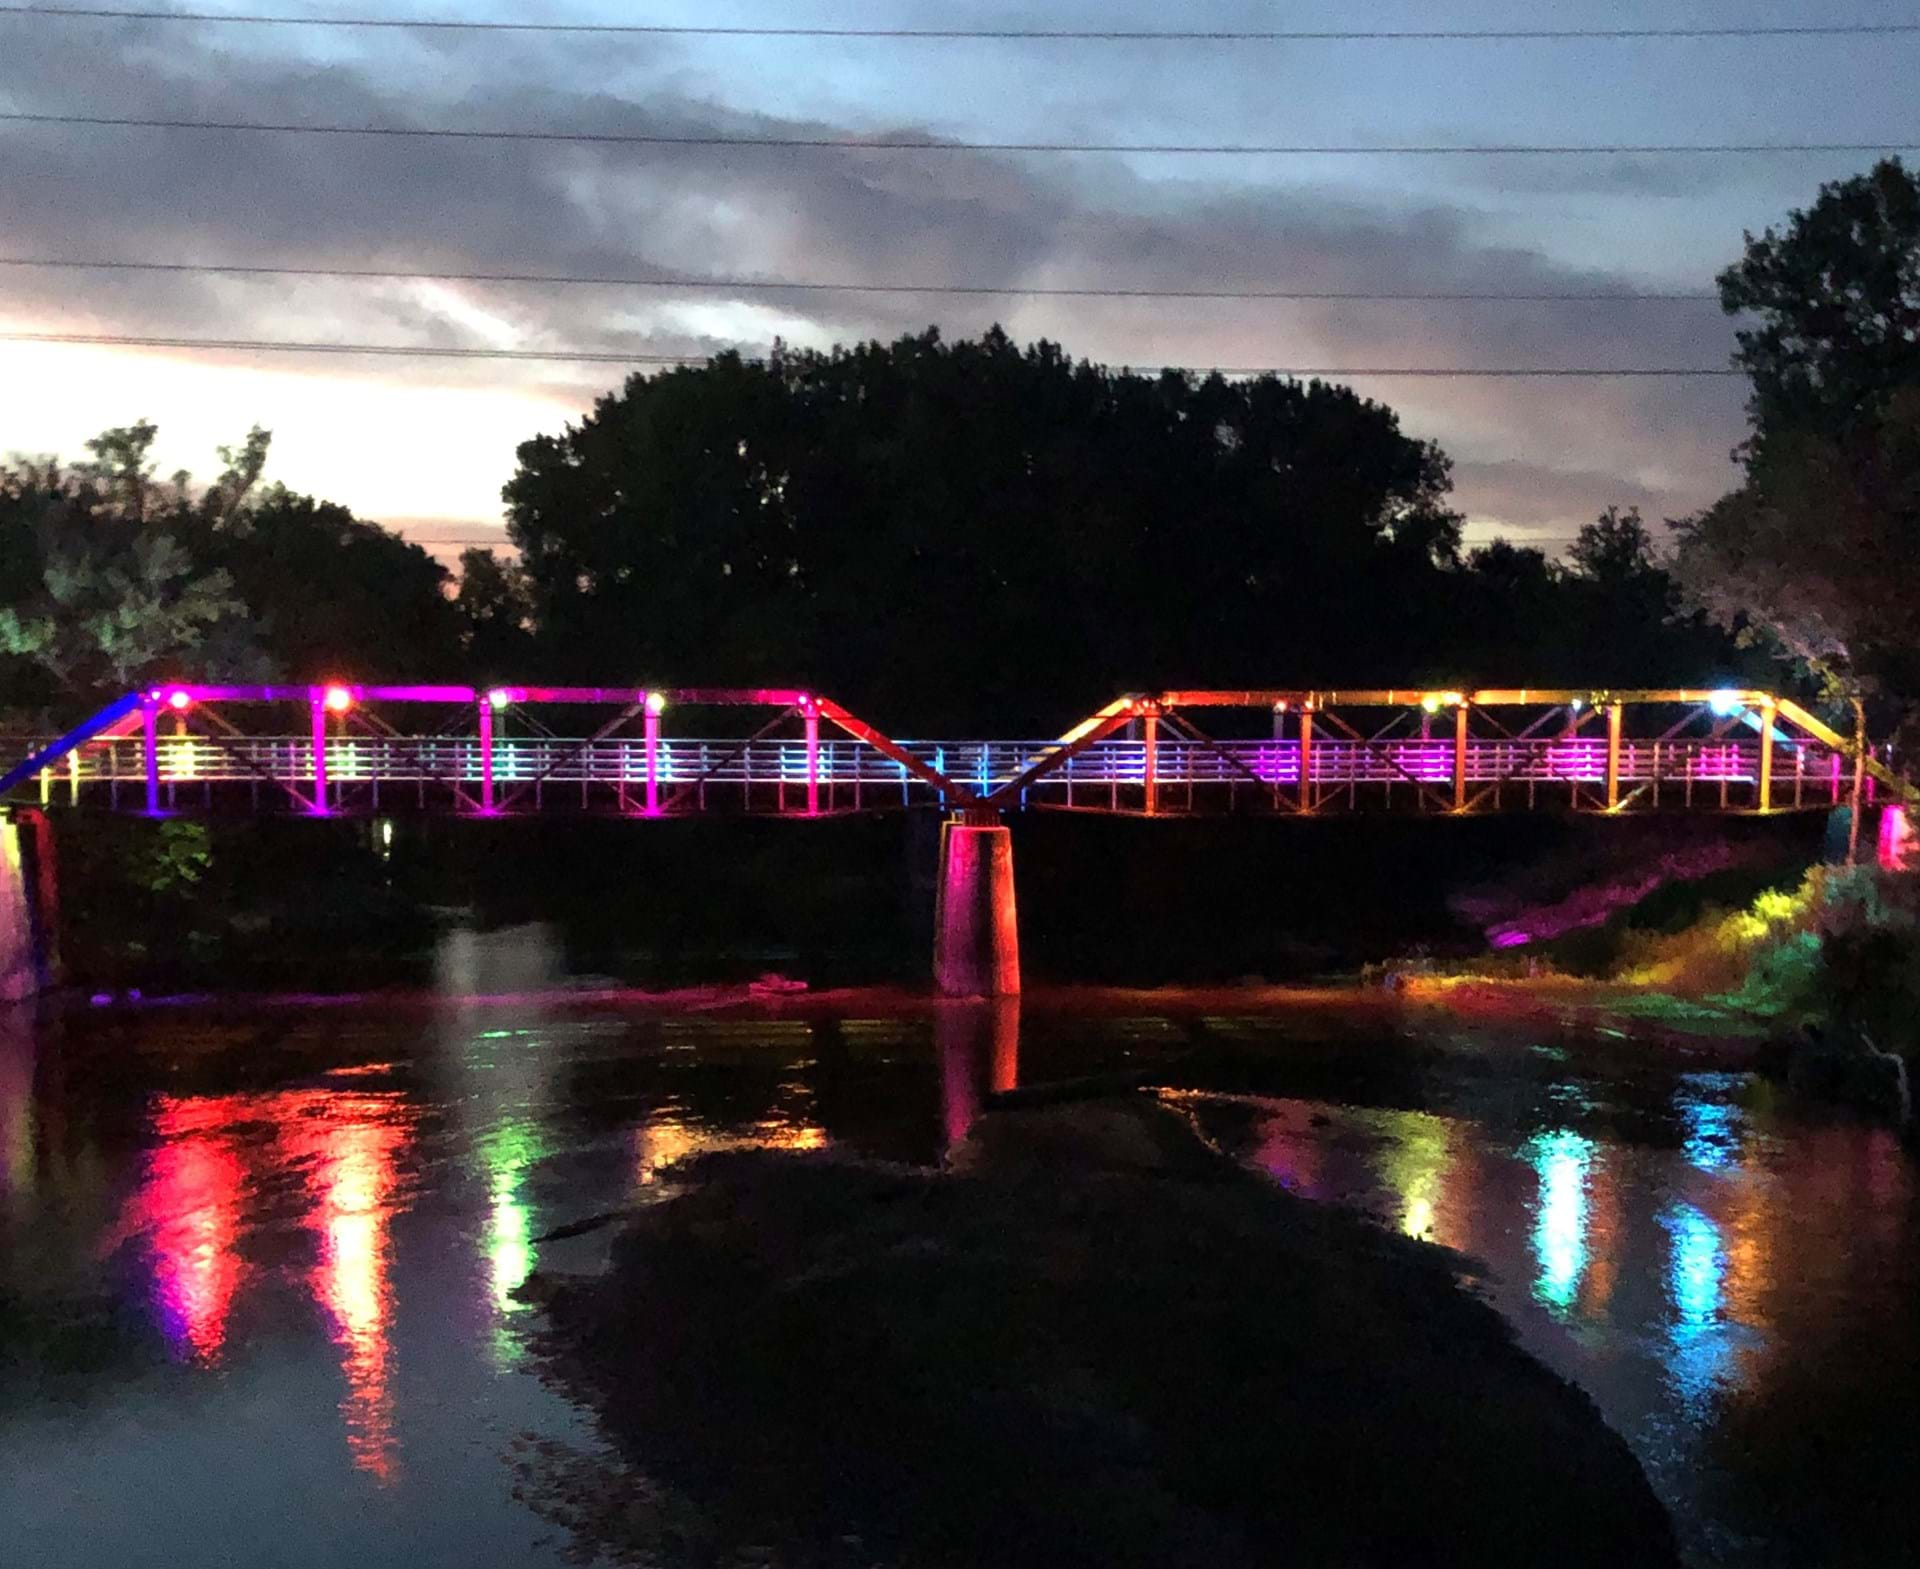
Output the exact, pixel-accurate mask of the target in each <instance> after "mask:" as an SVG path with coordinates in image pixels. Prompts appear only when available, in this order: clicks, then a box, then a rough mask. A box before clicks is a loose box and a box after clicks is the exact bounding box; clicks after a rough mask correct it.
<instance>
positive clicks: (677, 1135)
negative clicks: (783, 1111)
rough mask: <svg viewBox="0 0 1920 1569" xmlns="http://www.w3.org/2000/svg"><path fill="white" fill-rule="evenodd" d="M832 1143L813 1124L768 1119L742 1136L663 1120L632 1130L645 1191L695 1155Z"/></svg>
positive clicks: (636, 1163)
mask: <svg viewBox="0 0 1920 1569" xmlns="http://www.w3.org/2000/svg"><path fill="white" fill-rule="evenodd" d="M829 1142H830V1140H829V1139H828V1138H827V1130H826V1129H825V1128H823V1127H821V1126H820V1125H819V1124H818V1123H812V1122H784V1121H778V1120H773V1119H769V1120H767V1121H764V1122H757V1123H754V1124H753V1125H752V1126H751V1127H750V1128H748V1129H747V1130H746V1131H745V1132H743V1133H727V1132H723V1131H721V1130H719V1129H716V1128H703V1127H700V1126H698V1125H696V1124H694V1123H689V1122H682V1121H679V1120H678V1119H677V1118H673V1117H661V1118H658V1119H656V1120H655V1121H653V1122H648V1123H643V1124H642V1125H641V1126H639V1127H637V1128H635V1129H634V1130H633V1145H634V1175H635V1176H636V1178H637V1179H638V1180H639V1183H640V1185H641V1186H642V1187H650V1186H652V1185H653V1183H655V1182H656V1181H658V1180H659V1175H660V1172H661V1170H662V1169H663V1168H665V1167H667V1166H671V1165H672V1164H673V1163H674V1162H675V1161H680V1160H687V1159H689V1158H690V1157H692V1156H695V1155H711V1154H715V1153H717V1152H718V1151H720V1150H739V1149H771V1150H819V1149H825V1148H826V1147H827V1145H828V1143H829Z"/></svg>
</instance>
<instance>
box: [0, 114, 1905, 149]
mask: <svg viewBox="0 0 1920 1569" xmlns="http://www.w3.org/2000/svg"><path fill="white" fill-rule="evenodd" d="M0 122H10V123H13V124H17V125H77V126H106V127H120V128H129V129H136V130H166V131H261V132H270V133H273V134H278V135H294V136H411V137H440V138H446V139H454V140H461V141H483V142H574V143H580V142H592V143H607V144H613V145H619V146H631V147H740V148H782V149H804V148H834V149H838V150H841V151H845V152H928V153H970V152H971V153H1152V154H1161V155H1175V154H1181V155H1194V154H1198V155H1202V156H1210V157H1249V156H1285V157H1313V158H1323V157H1325V158H1344V157H1379V156H1387V155H1399V156H1417V157H1462V156H1464V157H1476V158H1489V157H1502V156H1508V155H1514V154H1520V155H1524V156H1527V157H1543V156H1567V155H1572V156H1595V155H1602V156H1604V155H1612V154H1636V155H1647V154H1660V155H1665V154H1670V153H1891V152H1907V151H1911V150H1913V149H1915V148H1920V140H1907V141H1900V140H1889V141H1879V142H1649V143H1641V144H1634V143H1630V142H1618V143H1533V144H1528V145H1518V146H1500V145H1497V144H1478V145H1456V144H1453V143H1446V142H1433V143H1398V144H1386V145H1381V146H1372V147H1370V146H1365V145H1361V144H1357V143H1355V144H1344V145H1336V144H1327V145H1318V146H1316V145H1314V144H1312V143H1267V144H1260V143H1245V142H1217V143H1215V142H1158V143H1155V142H960V141H950V142H942V141H933V140H930V139H928V138H926V137H873V138H865V137H858V136H691V135H675V134H672V133H667V132H653V131H533V130H526V129H502V130H478V129H467V128H464V127H450V126H426V125H312V124H304V125H303V124H295V123H291V122H284V121H268V120H178V119H169V118H160V117H149V116H144V115H102V114H34V113H29V112H25V111H9V112H6V113H0Z"/></svg>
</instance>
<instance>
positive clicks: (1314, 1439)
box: [528, 1099, 1676, 1569]
mask: <svg viewBox="0 0 1920 1569" xmlns="http://www.w3.org/2000/svg"><path fill="white" fill-rule="evenodd" d="M682 1177H683V1180H685V1181H687V1182H688V1183H690V1184H691V1186H690V1187H689V1189H688V1191H686V1192H685V1193H684V1194H683V1195H681V1196H680V1197H677V1198H674V1199H672V1200H670V1201H668V1202H666V1203H663V1204H660V1205H658V1206H656V1207H654V1208H651V1209H649V1210H647V1211H644V1212H643V1213H642V1214H641V1215H640V1216H639V1217H638V1218H637V1219H636V1220H635V1221H634V1222H633V1224H632V1226H631V1227H630V1229H629V1230H628V1231H627V1232H626V1233H625V1234H624V1235H623V1236H622V1237H621V1238H620V1239H619V1240H618V1241H617V1243H616V1244H615V1246H614V1249H613V1254H612V1263H611V1267H610V1269H609V1271H608V1273H607V1274H606V1275H605V1276H604V1277H603V1278H600V1279H597V1280H593V1281H589V1282H576V1283H572V1284H568V1285H564V1286H559V1287H552V1288H549V1289H548V1290H547V1291H546V1292H545V1293H544V1294H545V1298H546V1301H547V1305H548V1309H549V1314H550V1324H551V1329H550V1331H549V1333H548V1334H547V1336H546V1337H545V1345H546V1352H547V1358H546V1365H547V1368H548V1371H549V1375H550V1376H551V1377H552V1378H553V1379H554V1380H555V1381H556V1382H557V1383H558V1384H559V1385H560V1386H561V1387H562V1388H563V1389H564V1390H565V1391H566V1392H567V1393H569V1394H570V1395H571V1396H573V1397H574V1398H576V1399H578V1400H580V1401H581V1402H582V1403H584V1404H585V1405H587V1406H588V1407H590V1408H591V1409H592V1410H593V1411H594V1412H595V1413H596V1415H597V1417H598V1419H599V1424H600V1427H601V1430H602V1433H603V1434H604V1436H605V1437H606V1438H607V1439H608V1440H609V1441H610V1442H611V1444H612V1446H613V1448H614V1449H615V1450H616V1452H617V1454H618V1455H619V1457H620V1459H621V1461H622V1462H624V1465H625V1467H626V1468H627V1469H626V1470H624V1471H621V1472H619V1473H617V1474H615V1473H606V1474H602V1475H598V1476H596V1474H595V1472H594V1469H593V1467H592V1466H591V1465H590V1464H588V1465H586V1466H584V1467H583V1466H582V1465H581V1464H580V1463H579V1461H580V1457H577V1456H576V1457H572V1461H571V1462H568V1461H565V1460H559V1461H556V1459H555V1457H553V1456H551V1455H549V1457H548V1458H547V1460H546V1461H544V1462H538V1463H535V1464H534V1465H533V1467H532V1474H531V1476H530V1479H529V1488H528V1492H529V1496H530V1497H531V1499H532V1501H534V1502H535V1503H536V1506H538V1507H542V1508H543V1509H545V1510H546V1511H547V1512H548V1513H550V1514H551V1515H553V1516H554V1517H555V1518H557V1519H560V1520H563V1521H565V1522H566V1523H567V1524H569V1525H570V1526H571V1527H572V1528H573V1529H574V1530H575V1532H576V1544H577V1545H579V1546H580V1547H582V1548H583V1550H584V1549H602V1550H606V1551H608V1552H610V1553H612V1554H614V1555H615V1556H621V1557H624V1558H625V1559H626V1560H627V1561H635V1562H653V1563H713V1564H730V1563H734V1562H749V1561H751V1562H756V1563H772V1564H780V1565H835V1566H838V1565H847V1566H852V1565H862V1566H865V1565H871V1564H899V1565H922V1564H925V1565H940V1566H942V1569H963V1566H968V1565H980V1566H983V1569H985V1566H994V1569H1007V1566H1024V1565H1046V1566H1048V1569H1062V1566H1071V1565H1086V1566H1089V1569H1091V1566H1096V1565H1097V1566H1101V1569H1108V1566H1123V1565H1139V1566H1147V1565H1153V1566H1176V1569H1177V1566H1182V1565H1185V1566H1191V1569H1236V1566H1251V1565H1256V1564H1290V1565H1332V1564H1338V1565H1344V1566H1359V1565H1395V1566H1404V1565H1419V1564H1434V1565H1438V1564H1448V1565H1452V1564H1473V1565H1477V1566H1487V1565H1516V1566H1518V1565H1529V1566H1531V1565H1536V1564H1542V1563H1555V1564H1569V1565H1580V1564H1593V1565H1602V1564H1604V1565H1609V1566H1611V1565H1618V1564H1634V1565H1643V1566H1644V1565H1660V1564H1671V1563H1674V1562H1675V1561H1676V1559H1675V1549H1674V1545H1673V1538H1672V1534H1671V1530H1670V1528H1669V1525H1668V1522H1667V1520H1666V1518H1665V1516H1664V1514H1663V1512H1662V1511H1661V1509H1660V1507H1659V1505H1658V1503H1657V1502H1656V1501H1655V1499H1654V1498H1653V1495H1652V1493H1651V1492H1650V1490H1649V1489H1648V1487H1647V1484H1646V1481H1645V1479H1644V1477H1643V1476H1642V1475H1641V1473H1640V1470H1639V1467H1638V1466H1637V1464H1636V1463H1635V1461H1634V1460H1633V1458H1632V1456H1631V1454H1630V1453H1629V1452H1628V1450H1627V1448H1626V1446H1625V1445H1624V1444H1623V1443H1622V1442H1621V1441H1620V1440H1619V1439H1618V1438H1617V1437H1616V1436H1615V1435H1614V1434H1612V1433H1611V1432H1610V1431H1608V1430H1607V1428H1606V1427H1605V1426H1604V1425H1603V1424H1602V1423H1601V1421H1600V1419H1599V1417H1598V1415H1597V1414H1596V1412H1595V1411H1594V1409H1593V1406H1592V1405H1591V1403H1590V1402H1589V1401H1588V1400H1587V1399H1586V1398H1585V1397H1584V1396H1583V1395H1581V1394H1580V1393H1579V1392H1578V1391H1577V1390H1575V1389H1573V1388H1572V1387H1571V1386H1570V1385H1567V1384H1565V1383H1563V1382H1562V1381H1561V1380H1559V1379H1558V1378H1556V1377H1555V1376H1554V1375H1552V1374H1550V1373H1548V1372H1547V1371H1546V1370H1545V1369H1543V1368H1542V1367H1540V1366H1539V1365H1538V1364H1537V1363H1535V1362H1533V1361H1532V1360H1531V1359H1530V1358H1529V1357H1527V1356H1526V1355H1525V1354H1524V1353H1522V1352H1521V1351H1520V1350H1519V1348H1518V1347H1517V1346H1516V1345H1515V1343H1514V1340H1513V1337H1512V1334H1511V1332H1510V1331H1509V1330H1508V1328H1507V1327H1506V1325H1505V1324H1504V1322H1503V1321H1502V1320H1501V1319H1500V1318H1499V1317H1498V1315H1496V1314H1495V1313H1494V1312H1493V1310H1492V1309H1491V1308H1490V1307H1488V1306H1487V1305H1486V1304H1485V1303H1483V1302H1481V1301H1479V1300H1477V1299H1476V1298H1474V1297H1472V1296H1470V1295H1469V1294H1468V1293H1467V1292H1466V1291H1464V1290H1463V1289H1462V1288H1461V1287H1460V1286H1459V1284H1458V1283H1457V1282H1456V1279H1455V1276H1454V1271H1455V1269H1456V1267H1457V1265H1458V1261H1457V1260H1456V1259H1454V1258H1453V1256H1452V1255H1449V1254H1446V1253H1443V1252H1442V1251H1440V1250H1439V1249H1436V1248H1433V1247H1430V1246H1427V1245H1423V1244H1418V1243H1414V1242H1411V1241H1409V1240H1407V1239H1404V1238H1401V1237H1398V1236H1394V1235H1391V1234H1389V1233H1387V1232H1385V1231H1382V1230H1381V1229H1379V1228H1377V1227H1375V1226H1373V1225H1371V1224H1369V1223H1367V1222H1365V1221H1364V1220H1362V1219H1360V1218H1358V1217H1355V1216H1353V1215H1350V1214H1347V1213H1345V1212H1343V1211H1340V1210H1338V1209H1335V1208H1333V1207H1331V1206H1325V1207H1323V1206H1319V1205H1315V1204H1311V1203H1308V1202H1305V1201H1303V1200H1299V1199H1296V1198H1294V1197H1292V1196H1290V1195H1288V1194H1286V1193H1283V1192H1281V1191H1279V1190H1278V1189H1276V1188H1273V1187H1272V1186H1270V1185H1269V1184H1267V1183H1265V1182H1263V1181H1261V1180H1259V1179H1258V1178H1255V1177H1253V1176H1250V1175H1248V1174H1246V1173H1244V1172H1242V1171H1241V1170H1240V1169H1239V1168H1238V1167H1237V1166H1235V1165H1233V1164H1232V1163H1231V1162H1229V1161H1226V1160H1225V1159H1223V1158H1222V1157H1220V1156H1218V1155H1216V1154H1215V1153H1214V1152H1213V1151H1212V1150H1211V1149H1209V1148H1208V1147H1207V1146H1205V1145H1203V1144H1202V1143H1201V1142H1200V1140H1199V1139H1198V1138H1197V1137H1196V1136H1195V1135H1194V1134H1193V1133H1192V1131H1191V1130H1190V1128H1189V1127H1188V1126H1187V1124H1186V1123H1185V1121H1184V1119H1182V1118H1180V1117H1179V1116H1178V1115H1177V1114H1176V1113H1175V1112H1173V1111H1172V1110H1170V1109H1167V1108H1166V1107H1163V1106H1162V1105H1160V1104H1158V1103H1157V1102H1154V1101H1151V1100H1145V1099H1138V1100H1110V1101H1101V1102H1094V1103H1087V1104H1082V1105H1079V1106H1074V1107H1066V1108H1052V1109H1047V1110H1035V1109H1030V1110H1022V1111H1017V1112H992V1113H989V1114H988V1115H987V1116H985V1117H983V1118H982V1119H981V1121H980V1122H979V1123H977V1124H976V1127H975V1133H974V1136H973V1137H972V1139H970V1141H969V1142H968V1144H967V1145H965V1146H964V1147H963V1150H962V1154H961V1156H960V1158H959V1159H958V1160H957V1162H956V1163H955V1169H952V1170H950V1171H946V1172H932V1171H924V1170H914V1169H905V1168H898V1167H881V1166H876V1165H872V1164H866V1163H858V1162H853V1161H848V1160H841V1159H835V1158H832V1157H820V1156H804V1155H794V1154H780V1153H769V1152H756V1153H743V1154H737V1155H729V1156H722V1157H711V1158H709V1159H708V1160H706V1161H702V1162H699V1163H697V1164H696V1165H694V1166H693V1167H691V1168H690V1169H688V1170H686V1171H685V1172H683V1174H682Z"/></svg>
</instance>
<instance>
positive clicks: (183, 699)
mask: <svg viewBox="0 0 1920 1569" xmlns="http://www.w3.org/2000/svg"><path fill="white" fill-rule="evenodd" d="M192 702H193V694H192V693H191V692H189V691H187V690H186V689H185V688H183V687H175V688H174V689H173V690H172V691H171V692H169V693H168V694H167V707H169V708H171V709H175V710H179V709H183V708H186V707H188V706H189V705H191V703H192Z"/></svg>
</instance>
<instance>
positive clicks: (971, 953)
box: [933, 818, 1020, 997]
mask: <svg viewBox="0 0 1920 1569" xmlns="http://www.w3.org/2000/svg"><path fill="white" fill-rule="evenodd" d="M933 979H934V984H935V985H937V986H938V987H939V988H940V990H941V992H942V993H943V994H944V995H946V996H948V997H1008V996H1012V995H1014V994H1015V993H1017V992H1018V991H1019V990H1020V925H1019V919H1018V916H1017V914H1016V911H1015V908H1014V902H1013V830H1012V829H1010V828H1007V827H1006V826H1004V825H1002V824H997V823H991V824H983V823H970V822H968V821H966V820H965V819H964V818H954V819H950V820H949V821H947V822H945V823H943V824H941V827H940V880H939V883H938V884H937V885H936V887H935V891H934V915H933Z"/></svg>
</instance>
